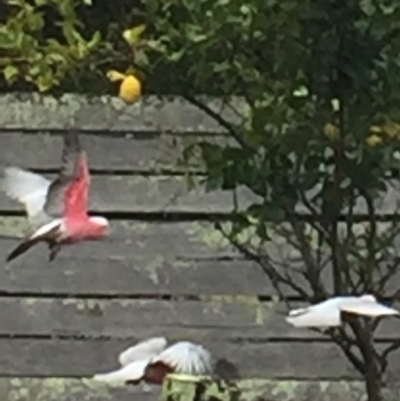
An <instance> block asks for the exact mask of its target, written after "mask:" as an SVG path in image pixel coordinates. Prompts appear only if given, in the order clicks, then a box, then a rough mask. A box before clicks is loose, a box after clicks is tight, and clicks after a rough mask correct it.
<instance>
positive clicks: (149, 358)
mask: <svg viewBox="0 0 400 401" xmlns="http://www.w3.org/2000/svg"><path fill="white" fill-rule="evenodd" d="M118 360H119V363H120V365H121V368H120V369H118V370H115V371H112V372H108V373H99V374H95V375H94V376H93V379H94V380H97V381H101V382H106V383H115V384H139V383H140V382H145V383H149V384H158V385H159V384H162V382H163V380H164V378H165V376H166V375H167V374H169V373H180V374H188V375H200V376H202V375H212V374H213V367H214V361H213V358H212V355H211V353H210V352H209V351H208V350H206V349H205V348H204V347H203V346H201V345H199V344H194V343H192V342H189V341H179V342H176V343H175V344H172V345H170V346H167V340H166V339H165V338H164V337H154V338H150V339H148V340H146V341H142V342H139V343H137V344H136V345H134V346H132V347H130V348H128V349H127V350H125V351H123V352H122V353H121V354H120V355H119V358H118Z"/></svg>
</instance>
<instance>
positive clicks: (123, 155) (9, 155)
mask: <svg viewBox="0 0 400 401" xmlns="http://www.w3.org/2000/svg"><path fill="white" fill-rule="evenodd" d="M0 140H1V147H0V162H1V164H5V165H16V166H21V167H24V168H28V169H41V170H50V169H52V170H58V169H59V168H60V159H61V148H62V140H61V137H60V135H59V134H54V133H51V134H50V133H43V132H37V133H34V134H23V133H19V132H12V133H11V132H10V133H7V132H1V131H0ZM199 141H206V142H208V143H216V144H220V145H224V144H228V143H229V144H232V140H230V138H228V137H226V136H221V135H215V136H211V135H195V134H193V135H192V134H187V135H184V136H182V135H169V134H159V135H157V134H154V135H153V134H142V135H138V134H136V135H135V134H121V135H118V136H116V135H113V136H110V134H109V133H108V134H107V133H106V132H104V133H96V134H93V133H88V132H82V133H81V134H80V142H81V144H82V147H83V148H84V149H85V150H86V152H87V153H88V161H89V167H90V169H92V170H96V171H97V170H102V171H107V172H112V171H124V172H132V173H138V172H139V173H156V172H158V171H168V172H183V171H185V170H186V168H187V167H186V166H179V165H178V164H179V159H180V157H181V155H182V152H183V149H184V147H185V146H189V145H193V144H195V143H198V142H199ZM188 167H190V170H191V171H201V170H204V169H203V168H202V163H201V160H200V159H199V158H197V159H196V160H194V161H193V162H192V161H191V164H190V166H188Z"/></svg>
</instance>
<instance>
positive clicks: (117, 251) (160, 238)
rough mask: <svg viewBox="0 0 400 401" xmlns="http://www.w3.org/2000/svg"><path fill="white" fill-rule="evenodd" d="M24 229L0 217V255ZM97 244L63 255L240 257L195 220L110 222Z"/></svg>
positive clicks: (16, 220)
mask: <svg viewBox="0 0 400 401" xmlns="http://www.w3.org/2000/svg"><path fill="white" fill-rule="evenodd" d="M27 229H28V223H27V221H26V219H25V218H24V217H19V216H18V217H2V216H0V237H2V238H0V254H2V253H6V252H7V251H8V250H9V249H10V248H12V247H14V246H16V245H17V244H18V242H19V238H21V237H22V235H23V233H24V232H25V230H27ZM5 236H10V238H7V237H5ZM14 236H15V238H13V237H14ZM101 244H102V245H104V246H99V243H98V242H83V243H82V244H80V245H82V246H78V247H66V248H65V251H64V252H63V254H65V255H68V256H70V257H74V256H75V257H79V258H103V257H104V258H106V257H119V258H121V257H132V256H138V257H143V258H146V256H150V255H153V256H154V255H158V254H160V255H161V256H162V257H163V258H164V259H171V258H173V259H177V258H178V259H183V258H188V257H190V258H191V259H198V258H223V257H229V256H232V257H234V256H236V257H237V256H240V255H239V253H238V252H237V251H235V250H234V249H233V248H232V247H231V246H230V245H229V244H228V242H227V241H226V240H225V239H224V238H223V237H222V235H220V234H219V232H218V231H217V230H215V228H214V226H213V224H212V223H209V222H203V221H196V220H192V221H187V222H180V221H177V222H165V221H164V222H163V221H138V220H111V233H110V236H109V237H108V238H107V239H106V240H104V241H103V242H102V243H101ZM74 248H75V249H74ZM71 249H74V252H73V253H70V250H71Z"/></svg>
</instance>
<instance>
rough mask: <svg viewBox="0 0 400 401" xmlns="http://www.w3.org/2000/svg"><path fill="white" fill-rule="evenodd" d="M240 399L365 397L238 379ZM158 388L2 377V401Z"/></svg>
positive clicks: (332, 388) (341, 385) (147, 399)
mask: <svg viewBox="0 0 400 401" xmlns="http://www.w3.org/2000/svg"><path fill="white" fill-rule="evenodd" d="M237 384H238V386H239V388H240V390H241V393H242V395H241V399H243V400H246V401H256V400H260V399H265V400H270V399H271V398H270V397H271V394H273V395H274V398H273V400H274V401H288V397H290V400H296V401H310V400H318V399H323V400H324V401H337V400H340V401H360V400H361V399H363V397H364V394H365V384H364V382H362V381H326V380H301V381H299V380H268V379H258V378H252V379H247V380H239V381H238V383H237ZM159 394H160V388H159V387H157V386H151V387H150V386H148V387H144V386H107V385H105V384H103V383H99V382H96V381H94V380H91V379H73V378H63V377H49V378H18V377H3V378H0V399H2V400H9V401H33V400H35V401H36V400H37V401H39V400H40V401H76V400H81V401H93V400H96V401H132V400H133V399H134V400H135V401H154V400H156V399H157V398H158V397H159ZM399 396H400V392H399V383H396V382H394V383H390V388H387V389H385V399H392V400H396V399H399Z"/></svg>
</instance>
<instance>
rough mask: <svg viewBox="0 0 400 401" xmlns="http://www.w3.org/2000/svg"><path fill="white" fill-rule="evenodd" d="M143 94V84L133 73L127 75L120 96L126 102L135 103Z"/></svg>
mask: <svg viewBox="0 0 400 401" xmlns="http://www.w3.org/2000/svg"><path fill="white" fill-rule="evenodd" d="M140 96H142V84H141V83H140V81H139V80H138V79H137V78H136V77H134V76H133V75H127V76H126V77H125V78H124V79H123V80H122V82H121V86H120V87H119V97H120V98H121V99H122V100H123V101H124V102H126V103H128V104H132V103H135V102H136V101H137V100H138V99H139V98H140Z"/></svg>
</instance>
